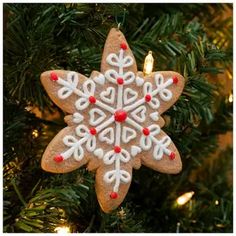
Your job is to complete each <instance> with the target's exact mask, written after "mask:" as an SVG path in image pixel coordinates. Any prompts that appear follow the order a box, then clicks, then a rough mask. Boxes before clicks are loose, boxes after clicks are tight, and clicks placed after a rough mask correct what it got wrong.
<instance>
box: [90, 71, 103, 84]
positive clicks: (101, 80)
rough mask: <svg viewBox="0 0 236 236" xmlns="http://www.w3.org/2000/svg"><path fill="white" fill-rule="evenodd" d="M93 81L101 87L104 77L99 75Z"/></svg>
mask: <svg viewBox="0 0 236 236" xmlns="http://www.w3.org/2000/svg"><path fill="white" fill-rule="evenodd" d="M93 80H94V81H95V82H96V83H98V84H101V85H104V84H105V76H104V75H103V74H101V73H100V74H99V75H98V76H95V77H94V78H93Z"/></svg>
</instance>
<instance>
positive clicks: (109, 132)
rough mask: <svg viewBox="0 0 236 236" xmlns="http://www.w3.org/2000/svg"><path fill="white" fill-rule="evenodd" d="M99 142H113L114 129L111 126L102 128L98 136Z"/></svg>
mask: <svg viewBox="0 0 236 236" xmlns="http://www.w3.org/2000/svg"><path fill="white" fill-rule="evenodd" d="M98 138H99V140H100V141H101V142H106V143H107V144H113V143H114V140H115V134H114V129H113V128H112V127H109V128H106V129H104V130H103V131H102V132H101V133H100V134H99V136H98Z"/></svg>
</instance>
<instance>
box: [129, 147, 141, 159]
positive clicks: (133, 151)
mask: <svg viewBox="0 0 236 236" xmlns="http://www.w3.org/2000/svg"><path fill="white" fill-rule="evenodd" d="M141 151H142V149H141V148H140V147H138V146H135V145H132V146H131V155H132V156H133V157H135V156H136V155H137V154H139V153H140V152H141Z"/></svg>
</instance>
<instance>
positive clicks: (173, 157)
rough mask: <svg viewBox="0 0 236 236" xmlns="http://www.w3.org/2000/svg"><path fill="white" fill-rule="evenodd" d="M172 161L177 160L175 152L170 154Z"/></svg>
mask: <svg viewBox="0 0 236 236" xmlns="http://www.w3.org/2000/svg"><path fill="white" fill-rule="evenodd" d="M170 159H171V160H174V159H175V153H174V152H171V153H170Z"/></svg>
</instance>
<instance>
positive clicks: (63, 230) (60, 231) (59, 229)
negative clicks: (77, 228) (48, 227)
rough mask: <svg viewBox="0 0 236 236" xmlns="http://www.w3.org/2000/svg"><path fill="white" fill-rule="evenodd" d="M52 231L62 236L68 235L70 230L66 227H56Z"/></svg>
mask: <svg viewBox="0 0 236 236" xmlns="http://www.w3.org/2000/svg"><path fill="white" fill-rule="evenodd" d="M54 231H55V232H57V233H58V234H62V235H63V234H68V233H70V228H69V227H68V226H61V227H56V228H55V229H54Z"/></svg>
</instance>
